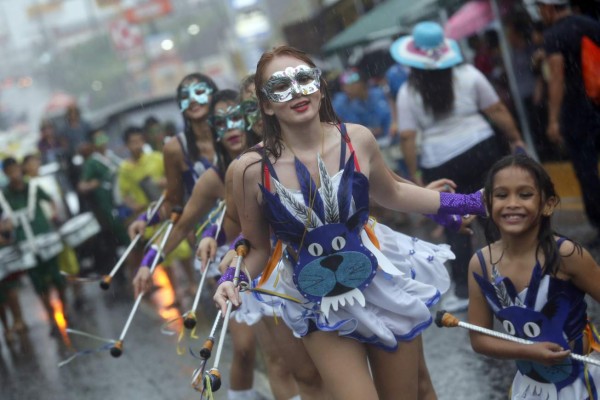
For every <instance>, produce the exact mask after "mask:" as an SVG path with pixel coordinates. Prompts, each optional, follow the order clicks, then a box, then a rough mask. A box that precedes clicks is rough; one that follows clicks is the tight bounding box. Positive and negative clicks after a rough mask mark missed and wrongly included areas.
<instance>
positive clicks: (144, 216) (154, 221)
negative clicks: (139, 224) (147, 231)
mask: <svg viewBox="0 0 600 400" xmlns="http://www.w3.org/2000/svg"><path fill="white" fill-rule="evenodd" d="M136 221H144V222H145V223H146V225H147V226H152V225H156V224H158V223H159V222H160V216H159V215H158V212H156V213H154V215H153V216H152V219H150V220H148V213H147V212H143V213H141V214H140V215H138V217H137V218H136Z"/></svg>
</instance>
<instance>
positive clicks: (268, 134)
mask: <svg viewBox="0 0 600 400" xmlns="http://www.w3.org/2000/svg"><path fill="white" fill-rule="evenodd" d="M281 56H290V57H294V58H297V59H299V60H302V61H304V62H305V63H306V64H307V65H308V66H310V67H312V68H315V67H316V65H315V63H314V62H313V61H312V60H311V59H310V57H309V56H308V55H307V54H306V53H305V52H303V51H302V50H298V49H296V48H294V47H291V46H286V45H284V46H279V47H275V48H274V49H273V50H271V51H266V52H264V53H263V55H262V56H261V57H260V60H258V64H257V65H256V75H255V78H254V86H255V87H256V96H257V97H258V104H259V105H260V113H261V115H262V119H263V144H264V149H265V151H264V154H265V156H267V155H269V154H271V155H273V157H274V158H276V159H277V158H279V157H280V156H281V151H282V149H283V143H282V140H281V126H280V125H279V121H278V120H277V117H276V116H274V115H268V114H266V113H265V105H266V104H267V103H268V102H269V99H267V96H266V95H265V94H264V93H263V92H262V88H263V87H264V85H265V82H266V80H267V79H268V78H269V77H265V76H264V75H265V71H266V69H267V65H268V64H269V63H270V62H271V61H273V59H275V58H276V57H281ZM320 83H321V88H320V91H321V94H322V95H323V99H322V100H321V106H320V108H319V117H320V118H321V122H327V123H330V124H339V123H340V122H341V121H340V119H339V117H338V116H337V114H336V113H335V111H334V109H333V104H332V103H331V97H330V95H329V90H328V89H327V82H326V81H325V79H324V78H323V77H322V76H321V79H320Z"/></svg>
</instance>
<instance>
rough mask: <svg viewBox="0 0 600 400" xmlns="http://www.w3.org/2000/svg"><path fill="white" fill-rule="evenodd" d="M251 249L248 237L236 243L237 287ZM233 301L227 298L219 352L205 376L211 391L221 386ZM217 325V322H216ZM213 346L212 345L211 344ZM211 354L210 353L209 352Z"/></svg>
mask: <svg viewBox="0 0 600 400" xmlns="http://www.w3.org/2000/svg"><path fill="white" fill-rule="evenodd" d="M249 251H250V242H249V241H248V240H246V239H240V240H238V242H237V243H236V244H235V252H236V253H237V256H238V259H237V263H236V265H235V273H234V275H233V286H234V288H237V287H238V285H239V283H240V282H239V280H240V270H241V267H242V261H243V260H244V257H246V255H248V252H249ZM231 308H232V303H231V301H230V300H227V308H226V310H225V315H224V316H223V327H222V328H221V334H220V336H219V343H218V345H217V354H216V355H215V362H214V364H213V367H212V368H211V369H210V371H208V372H207V373H206V376H205V385H204V386H205V388H204V389H205V390H208V391H209V392H216V391H217V390H219V388H220V387H221V373H220V372H219V361H221V352H222V351H223V344H224V343H225V335H227V327H228V326H229V317H230V315H231ZM220 316H221V314H220V313H218V314H217V318H216V320H217V321H218V319H219V317H220ZM215 325H216V323H215ZM211 347H212V345H211ZM209 355H210V354H209Z"/></svg>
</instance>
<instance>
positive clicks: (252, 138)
mask: <svg viewBox="0 0 600 400" xmlns="http://www.w3.org/2000/svg"><path fill="white" fill-rule="evenodd" d="M255 76H256V74H250V75H247V76H246V77H245V78H244V79H242V81H241V82H240V101H242V100H244V93H245V92H246V91H247V90H248V88H249V87H250V85H254V79H255ZM254 94H255V95H256V92H254ZM244 118H245V116H244ZM246 140H247V141H248V148H251V147H253V146H254V145H256V144H257V143H259V142H260V141H261V138H260V136H259V135H258V134H257V133H256V132H254V129H247V128H246Z"/></svg>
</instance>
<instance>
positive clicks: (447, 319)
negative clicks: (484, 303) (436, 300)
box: [435, 310, 600, 366]
mask: <svg viewBox="0 0 600 400" xmlns="http://www.w3.org/2000/svg"><path fill="white" fill-rule="evenodd" d="M435 324H436V325H437V326H439V327H440V328H442V327H446V328H455V327H457V326H460V327H461V328H465V329H468V330H471V331H475V332H479V333H483V334H484V335H488V336H493V337H495V338H498V339H504V340H508V341H510V342H514V343H520V344H535V343H536V342H533V341H531V340H527V339H522V338H519V337H516V336H511V335H508V334H506V333H502V332H497V331H494V330H492V329H487V328H484V327H481V326H479V325H473V324H469V323H468V322H463V321H460V320H459V319H458V318H456V317H455V316H454V315H452V314H450V313H449V312H446V311H445V310H440V311H438V312H437V314H436V317H435ZM570 357H571V358H572V359H574V360H577V361H581V362H584V363H588V364H593V365H598V366H600V360H596V359H594V358H592V357H588V356H582V355H581V354H575V353H571V354H570Z"/></svg>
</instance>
